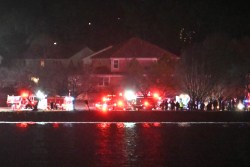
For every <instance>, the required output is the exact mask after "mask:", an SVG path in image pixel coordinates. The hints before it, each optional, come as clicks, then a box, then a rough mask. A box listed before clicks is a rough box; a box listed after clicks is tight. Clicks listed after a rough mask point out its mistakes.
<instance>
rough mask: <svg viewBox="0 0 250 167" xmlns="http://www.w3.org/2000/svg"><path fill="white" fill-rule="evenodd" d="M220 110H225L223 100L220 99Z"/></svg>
mask: <svg viewBox="0 0 250 167" xmlns="http://www.w3.org/2000/svg"><path fill="white" fill-rule="evenodd" d="M221 110H222V111H224V110H225V101H224V100H223V101H221Z"/></svg>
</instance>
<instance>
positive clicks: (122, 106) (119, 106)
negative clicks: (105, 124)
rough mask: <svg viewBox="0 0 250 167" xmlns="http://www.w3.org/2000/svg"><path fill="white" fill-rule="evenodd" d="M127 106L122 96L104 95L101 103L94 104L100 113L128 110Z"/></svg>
mask: <svg viewBox="0 0 250 167" xmlns="http://www.w3.org/2000/svg"><path fill="white" fill-rule="evenodd" d="M128 105H129V104H128V103H127V101H126V100H125V99H124V97H123V96H117V95H106V96H104V97H103V98H102V101H100V102H97V103H96V104H95V107H96V109H97V110H100V111H124V110H128Z"/></svg>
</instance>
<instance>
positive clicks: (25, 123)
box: [16, 122, 28, 128]
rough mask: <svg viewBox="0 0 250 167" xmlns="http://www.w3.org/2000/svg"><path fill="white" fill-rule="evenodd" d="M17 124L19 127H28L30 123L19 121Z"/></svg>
mask: <svg viewBox="0 0 250 167" xmlns="http://www.w3.org/2000/svg"><path fill="white" fill-rule="evenodd" d="M16 126H17V127H18V128H27V127H28V123H27V122H22V123H17V124H16Z"/></svg>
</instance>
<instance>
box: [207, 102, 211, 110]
mask: <svg viewBox="0 0 250 167" xmlns="http://www.w3.org/2000/svg"><path fill="white" fill-rule="evenodd" d="M211 110H212V102H211V101H210V102H209V103H208V104H207V111H211Z"/></svg>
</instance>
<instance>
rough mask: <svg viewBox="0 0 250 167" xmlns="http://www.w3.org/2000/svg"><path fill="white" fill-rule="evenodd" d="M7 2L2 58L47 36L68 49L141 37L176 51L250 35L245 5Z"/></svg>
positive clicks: (193, 0)
mask: <svg viewBox="0 0 250 167" xmlns="http://www.w3.org/2000/svg"><path fill="white" fill-rule="evenodd" d="M4 1H5V0H1V2H2V3H1V6H0V53H1V55H3V56H5V55H18V54H19V52H25V51H26V50H27V48H28V47H30V46H31V45H32V43H34V41H39V40H40V38H41V36H44V34H45V36H46V38H49V40H51V41H57V42H58V45H61V46H64V48H65V47H66V48H68V49H70V48H77V47H81V46H83V45H87V46H89V47H90V48H92V49H96V50H97V49H101V48H103V47H106V46H108V45H110V44H116V43H120V42H122V41H124V40H126V39H128V38H130V37H134V36H137V37H140V38H142V39H144V40H147V41H149V42H152V43H154V44H156V45H159V46H160V47H162V48H164V49H167V50H169V51H172V52H175V53H178V52H179V51H180V48H181V47H182V46H183V43H185V42H190V41H192V42H195V41H199V40H202V39H204V38H205V37H206V36H207V35H209V34H211V33H226V34H228V35H229V36H231V37H233V38H241V37H244V36H249V34H250V33H249V30H250V22H249V18H250V13H249V9H248V5H247V4H246V2H244V1H234V2H231V1H228V0H225V1H222V0H8V1H7V0H6V2H4ZM41 41H42V42H45V43H46V41H43V40H41ZM41 41H40V42H41ZM1 45H2V46H1ZM44 45H48V42H47V43H46V44H44ZM32 46H33V45H32ZM15 48H17V49H15ZM13 50H16V52H14V51H13ZM72 50H73V49H72Z"/></svg>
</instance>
